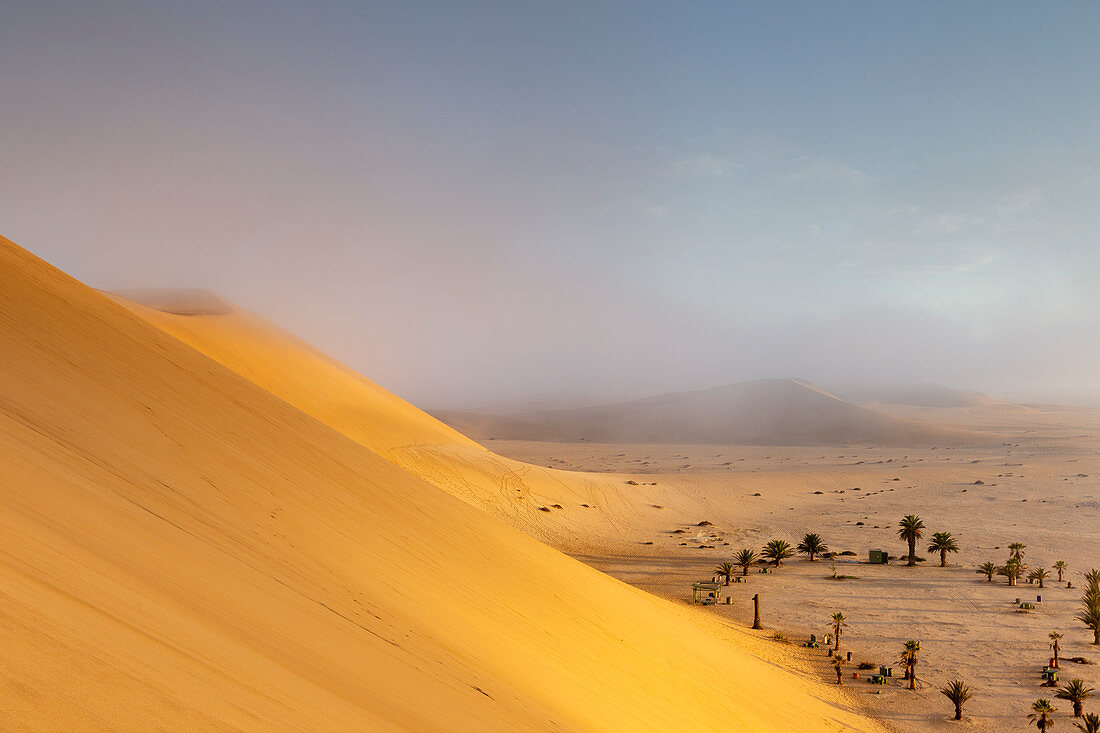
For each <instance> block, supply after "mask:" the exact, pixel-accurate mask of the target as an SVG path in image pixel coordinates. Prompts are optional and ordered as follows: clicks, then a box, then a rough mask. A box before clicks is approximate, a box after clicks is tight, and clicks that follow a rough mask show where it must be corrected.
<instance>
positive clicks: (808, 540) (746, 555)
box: [715, 532, 829, 585]
mask: <svg viewBox="0 0 1100 733" xmlns="http://www.w3.org/2000/svg"><path fill="white" fill-rule="evenodd" d="M795 549H796V548H793V547H791V543H790V542H787V541H786V540H780V539H775V540H769V541H768V543H767V544H765V545H764V547H763V548H761V550H760V552H759V553H757V552H756V550H754V549H752V548H751V547H742V548H741V549H740V550H739V551H738V552H737V554H736V555H735V556H734V558H733V562H732V563H728V562H724V563H722V564H721V565H719V566H718V568H717V569H716V570H715V573H716V574H717V575H719V576H720V577H724V578H725V579H726V585H729V584H730V580H731V579H732V577H733V575H734V571H733V568H734V566H737V567H739V568H741V574H742V575H748V574H749V568H751V567H752V566H753V564H754V563H757V562H760V561H761V560H766V561H768V562H771V563H774V564H775V567H777V568H778V567H780V566H782V565H783V561H784V560H786V559H788V558H791V557H794V553H795ZM797 550H798V552H801V553H802V554H804V555H809V558H810V561H811V562H812V561H814V560H816V559H817V557H818V555H824V554H826V553H827V552H828V551H829V546H828V545H826V544H825V541H824V540H822V539H821V535H819V534H817V533H816V532H811V533H808V534H806V535H805V536H804V537H803V538H802V541H801V542H799V543H798V547H797Z"/></svg>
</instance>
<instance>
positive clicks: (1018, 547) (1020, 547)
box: [1008, 542, 1027, 562]
mask: <svg viewBox="0 0 1100 733" xmlns="http://www.w3.org/2000/svg"><path fill="white" fill-rule="evenodd" d="M1026 549H1027V545H1025V544H1024V543H1023V542H1013V543H1012V544H1011V545H1009V546H1008V550H1009V552H1011V553H1012V557H1014V558H1016V559H1017V560H1019V561H1020V562H1023V561H1024V550H1026Z"/></svg>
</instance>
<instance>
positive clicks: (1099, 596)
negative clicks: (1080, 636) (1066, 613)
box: [1077, 568, 1100, 645]
mask: <svg viewBox="0 0 1100 733" xmlns="http://www.w3.org/2000/svg"><path fill="white" fill-rule="evenodd" d="M1084 575H1085V595H1084V596H1083V597H1082V599H1081V603H1082V608H1081V610H1080V612H1078V614H1077V620H1078V621H1080V622H1081V623H1083V624H1084V625H1085V626H1087V627H1088V628H1089V629H1091V630H1092V643H1093V644H1097V645H1100V570H1096V569H1095V568H1094V569H1092V570H1089V571H1088V572H1087V573H1085V574H1084Z"/></svg>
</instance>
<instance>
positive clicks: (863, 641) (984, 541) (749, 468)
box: [490, 405, 1100, 731]
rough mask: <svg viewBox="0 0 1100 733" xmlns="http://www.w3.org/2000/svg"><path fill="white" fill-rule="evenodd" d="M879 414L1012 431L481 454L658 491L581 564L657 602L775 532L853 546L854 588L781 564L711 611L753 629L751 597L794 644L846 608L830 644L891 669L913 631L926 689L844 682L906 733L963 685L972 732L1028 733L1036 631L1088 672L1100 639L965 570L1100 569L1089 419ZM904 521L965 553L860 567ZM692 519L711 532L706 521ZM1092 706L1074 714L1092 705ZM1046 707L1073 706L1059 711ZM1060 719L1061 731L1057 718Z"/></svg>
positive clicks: (1054, 589) (1067, 600) (1033, 590)
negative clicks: (884, 441) (823, 444)
mask: <svg viewBox="0 0 1100 733" xmlns="http://www.w3.org/2000/svg"><path fill="white" fill-rule="evenodd" d="M890 409H894V410H897V411H898V412H899V413H905V414H919V415H920V417H921V418H922V419H926V420H933V419H934V420H935V421H937V422H940V423H943V424H956V425H960V426H963V427H967V428H970V429H978V428H986V429H995V430H998V431H1008V432H1009V433H1010V434H1011V436H1012V437H1011V439H1010V440H1008V441H1005V442H1006V443H1007V444H1005V445H998V446H991V447H988V448H954V449H939V450H927V449H924V450H922V449H905V450H898V449H892V448H873V447H871V446H846V447H844V448H842V449H841V448H837V447H830V448H776V447H730V446H665V445H648V446H638V445H631V446H627V445H595V444H589V443H581V444H562V443H529V442H508V441H493V442H491V443H490V444H491V445H492V446H493V447H494V448H495V449H496V450H498V451H500V452H502V453H504V454H505V455H510V456H513V457H515V458H517V459H520V460H524V461H531V462H533V463H539V464H542V465H554V466H557V467H561V468H568V469H570V470H588V471H600V472H611V473H609V475H616V476H619V477H620V479H621V480H624V481H626V480H635V481H637V482H639V483H640V484H649V483H656V486H647V485H640V486H639V487H637V488H638V489H639V490H643V491H644V492H646V494H647V497H648V498H649V499H650V500H651V501H652V505H651V506H650V507H648V511H646V510H645V509H642V510H640V511H639V512H638V513H636V514H634V515H632V516H630V517H627V518H623V520H622V525H623V526H629V527H630V530H629V531H630V540H632V541H633V543H634V547H632V548H627V547H623V545H622V543H620V542H617V541H615V540H613V539H607V540H600V539H595V540H594V541H593V546H594V547H599V546H601V545H602V546H603V547H604V548H605V549H603V550H600V549H595V550H593V551H590V552H586V553H577V556H578V557H580V558H581V559H583V560H584V561H585V562H588V563H589V564H591V565H592V566H593V567H597V568H599V569H601V570H603V571H605V572H608V573H610V574H612V575H614V576H615V577H618V578H621V579H623V580H625V581H627V582H629V583H631V584H633V585H636V586H637V587H640V588H643V589H645V590H648V591H650V592H653V593H656V594H658V595H662V596H665V597H668V598H672V599H681V600H684V599H689V598H690V584H691V582H692V581H694V580H699V579H701V578H704V577H707V576H709V574H710V573H711V571H712V570H713V568H714V567H715V565H716V564H717V563H718V562H721V561H723V560H729V559H732V556H733V554H734V553H735V552H736V550H737V549H739V548H740V547H742V546H749V547H754V548H759V547H760V546H761V545H762V544H763V543H764V542H766V541H767V540H768V539H771V538H773V537H779V538H784V539H787V540H788V541H790V542H791V543H792V544H796V543H797V541H798V539H799V538H800V537H801V536H802V535H803V534H804V533H805V532H810V531H812V532H818V533H820V534H821V535H822V536H823V537H824V539H825V540H826V542H827V543H828V544H829V547H830V548H831V549H834V550H838V551H841V550H850V551H853V552H855V553H856V555H855V556H854V557H845V558H841V559H840V560H839V561H838V562H837V568H838V573H839V574H841V575H851V576H857V578H858V579H852V580H845V581H835V580H832V579H831V577H830V576H831V574H832V570H831V564H830V562H828V561H822V560H818V561H816V562H813V563H811V562H809V561H807V560H806V559H804V558H797V559H792V560H790V561H787V562H785V563H784V566H783V567H782V568H780V570H779V571H778V572H775V573H772V574H768V575H761V574H759V573H757V572H756V571H755V570H754V571H753V573H752V574H751V575H750V578H749V581H748V583H747V584H734V585H732V586H731V587H730V595H732V596H733V597H734V598H735V603H734V605H733V606H717V607H713V608H710V609H708V612H709V613H712V614H714V615H716V616H718V617H720V618H729V619H731V620H734V621H736V622H739V623H748V622H749V621H750V620H751V606H750V602H749V598H750V597H751V596H752V594H754V593H759V594H760V595H761V597H762V599H763V603H764V615H765V621H766V623H767V624H768V625H770V626H773V627H775V628H777V629H781V630H783V631H784V632H785V633H786V634H787V636H788V637H789V638H790V639H791V640H792V641H796V642H800V641H804V640H805V639H806V638H807V637H808V635H809V634H811V633H816V634H818V635H819V636H821V635H823V634H825V633H828V631H829V629H828V618H829V616H830V615H831V614H832V613H833V612H834V611H838V610H839V611H843V612H844V613H845V615H846V616H847V617H848V623H849V625H850V628H849V629H847V630H846V631H845V632H844V635H843V637H842V639H843V644H842V649H845V650H850V651H852V652H853V654H854V659H855V660H856V661H860V660H866V661H869V662H872V663H875V664H876V665H877V664H891V663H894V662H895V660H896V658H897V656H898V654H899V653H900V650H901V644H902V642H903V641H904V640H905V639H908V638H918V639H920V640H921V643H922V655H921V656H922V660H921V663H920V667H919V673H918V677H919V679H920V680H921V682H922V689H921V690H919V691H917V692H915V693H914V692H910V691H908V690H907V689H904V688H903V687H902V681H901V680H900V679H895V681H894V682H893V683H892V684H890V685H888V686H887V687H886V688H885V689H881V691H880V692H877V693H876V690H879V689H880V688H872V687H871V686H870V685H868V684H864V683H856V684H855V686H854V687H853V688H852V689H854V690H856V691H858V693H859V694H860V695H861V696H863V697H864V698H865V699H866V700H867V701H868V704H869V706H870V709H872V710H873V711H875V713H876V714H877V715H880V716H883V717H884V718H885V719H886V720H887V721H889V722H891V723H892V724H894V725H896V726H897V727H898V728H899V729H900V730H906V731H924V730H950V729H956V728H953V727H952V726H953V724H952V722H951V721H950V720H948V718H949V716H950V713H951V706H950V703H949V702H948V701H947V700H946V698H944V697H943V696H941V695H940V694H939V693H938V692H937V690H938V688H939V687H940V686H942V685H943V684H944V683H945V682H947V681H948V680H950V679H951V678H953V677H955V676H959V677H962V678H963V679H965V680H966V681H967V682H968V683H969V684H970V685H971V687H972V688H973V690H974V692H975V698H974V699H973V700H972V701H971V702H970V703H968V705H967V707H966V715H967V718H968V720H969V724H968V726H967V728H966V729H967V730H981V731H1005V730H1016V729H1024V728H1025V723H1026V718H1025V716H1026V712H1027V709H1028V707H1029V706H1030V704H1031V702H1033V701H1034V700H1035V699H1036V698H1038V697H1040V696H1045V697H1052V696H1053V691H1052V690H1050V689H1049V688H1042V687H1040V683H1041V679H1040V675H1039V670H1040V668H1041V667H1042V665H1043V664H1045V663H1046V660H1047V658H1048V657H1049V655H1050V652H1049V650H1048V647H1047V643H1048V640H1047V633H1048V632H1049V631H1051V630H1057V631H1060V632H1062V633H1064V634H1065V638H1064V639H1063V641H1062V656H1064V657H1074V656H1083V657H1086V658H1087V659H1089V660H1091V661H1094V662H1100V647H1095V646H1092V645H1091V641H1092V635H1091V632H1089V631H1088V630H1087V629H1086V628H1085V627H1084V626H1082V625H1081V624H1080V623H1079V622H1078V621H1076V620H1074V619H1073V616H1074V614H1075V612H1076V610H1077V608H1078V606H1079V599H1080V592H1079V590H1077V589H1073V590H1068V589H1067V588H1066V587H1065V583H1058V582H1052V581H1053V576H1052V580H1051V581H1048V582H1047V583H1046V586H1047V587H1046V588H1044V589H1042V590H1040V589H1038V587H1037V586H1034V585H1030V584H1028V583H1026V582H1022V583H1021V585H1020V586H1018V587H1016V588H1011V587H1008V586H1007V585H1006V584H1005V581H1004V579H1003V578H997V580H996V582H995V583H992V584H990V583H987V582H986V581H985V578H984V577H983V576H982V575H979V574H976V573H975V572H974V568H975V566H977V565H979V564H981V563H982V562H985V561H987V560H989V561H993V562H996V563H998V564H1000V563H1003V561H1004V559H1005V558H1006V557H1007V554H1008V553H1007V549H1006V548H1007V545H1008V544H1009V543H1011V542H1014V541H1020V542H1024V543H1025V544H1026V545H1027V546H1028V547H1027V550H1026V551H1025V560H1026V561H1027V562H1028V563H1029V565H1030V566H1031V567H1032V568H1034V567H1038V566H1044V567H1046V568H1048V569H1050V568H1051V567H1052V565H1053V563H1054V561H1056V560H1059V559H1063V560H1065V561H1066V562H1068V563H1069V565H1070V571H1069V574H1068V575H1067V578H1066V579H1067V580H1072V581H1076V584H1077V585H1079V584H1080V583H1079V580H1080V578H1079V575H1080V573H1081V572H1082V571H1083V570H1085V569H1087V568H1090V567H1100V552H1098V550H1097V547H1100V522H1098V518H1100V441H1097V438H1096V435H1097V433H1095V432H1094V427H1095V426H1097V425H1098V424H1100V413H1098V412H1097V411H1096V410H1092V409H1079V408H1060V407H1050V406H1047V407H1041V408H1040V407H1031V408H1027V409H1023V410H1021V409H1018V408H1016V407H1012V408H996V407H993V408H990V407H977V408H972V407H967V408H955V409H930V408H913V407H912V406H903V405H892V406H890ZM895 479H898V480H895ZM977 481H981V482H983V483H981V484H976V483H975V482H977ZM632 488H633V487H632ZM817 492H822V493H817ZM757 493H759V494H760V496H755V494H757ZM658 507H660V508H658ZM908 513H917V514H919V515H920V516H921V517H923V519H924V522H925V524H926V525H927V527H928V529H927V530H926V532H927V534H928V535H929V536H930V535H931V533H932V532H934V531H944V530H947V531H951V532H952V533H953V534H954V536H955V537H956V538H957V539H958V542H959V545H960V548H961V551H960V552H959V553H958V554H955V555H949V556H948V567H947V568H940V567H938V557H934V556H931V555H930V554H929V553H928V552H926V551H925V550H926V544H925V545H924V546H921V547H919V548H918V550H919V554H920V555H922V556H925V557H927V558H928V559H927V561H926V562H925V563H922V564H921V566H918V567H916V568H908V567H904V565H903V564H898V563H894V564H891V565H888V566H880V565H870V564H868V563H867V562H866V560H867V550H869V549H871V548H882V549H886V550H888V551H890V552H891V553H892V554H903V553H904V551H905V546H904V544H903V543H901V542H900V541H899V540H898V539H897V537H896V535H895V527H894V525H895V524H896V523H897V520H898V519H900V517H901V516H903V515H905V514H908ZM701 521H710V522H712V523H713V526H707V527H700V526H698V523H699V522H701ZM596 534H597V533H594V534H593V536H594V537H595V536H596ZM650 542H652V543H653V544H648V543H650ZM727 542H728V543H729V544H728V545H727V544H725V543H727ZM701 548H705V549H701ZM1037 595H1041V596H1042V598H1043V601H1042V603H1041V605H1040V606H1039V608H1037V609H1036V610H1035V611H1032V612H1031V613H1028V614H1021V613H1016V612H1015V605H1014V603H1013V601H1014V599H1015V598H1017V597H1020V598H1023V599H1024V600H1031V601H1034V600H1035V597H1036V596H1037ZM800 651H801V652H803V653H805V654H807V655H810V652H809V651H807V650H801V649H800ZM810 659H811V662H812V664H813V665H814V668H816V669H817V670H818V674H819V675H820V676H821V678H822V679H834V677H833V676H832V675H833V672H832V669H831V667H829V666H827V659H826V657H825V655H824V653H823V652H814V653H813V655H812V656H811V657H810ZM894 666H895V667H897V665H896V664H895V665H894ZM1098 670H1100V666H1093V665H1077V664H1068V665H1067V664H1065V663H1063V670H1062V679H1063V681H1064V680H1066V679H1069V678H1071V677H1080V678H1081V679H1084V680H1086V681H1087V682H1088V683H1089V684H1090V685H1092V686H1096V687H1100V671H1098ZM850 682H851V681H850ZM1093 703H1094V701H1089V703H1087V704H1086V710H1094V711H1095V710H1097V709H1098V708H1097V707H1096V705H1095V704H1093ZM1056 707H1059V708H1060V709H1061V711H1062V712H1063V714H1064V713H1065V712H1066V711H1068V710H1069V704H1068V703H1066V702H1064V701H1056ZM1061 722H1062V725H1063V726H1064V727H1069V726H1068V724H1067V722H1066V720H1065V718H1063V720H1062V721H1061Z"/></svg>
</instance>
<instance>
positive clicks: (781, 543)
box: [760, 540, 794, 567]
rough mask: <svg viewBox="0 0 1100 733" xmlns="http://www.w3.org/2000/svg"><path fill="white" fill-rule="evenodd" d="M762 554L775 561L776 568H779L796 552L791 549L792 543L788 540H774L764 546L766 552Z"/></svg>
mask: <svg viewBox="0 0 1100 733" xmlns="http://www.w3.org/2000/svg"><path fill="white" fill-rule="evenodd" d="M760 554H761V555H763V556H764V557H766V558H767V559H769V560H772V561H774V562H775V566H776V567H779V566H780V565H782V564H783V561H784V560H786V559H787V558H788V557H790V556H791V555H793V554H794V550H792V549H791V545H790V543H789V542H787V541H786V540H772V541H771V542H769V543H768V544H766V545H764V550H763V551H762V552H761V553H760Z"/></svg>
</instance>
